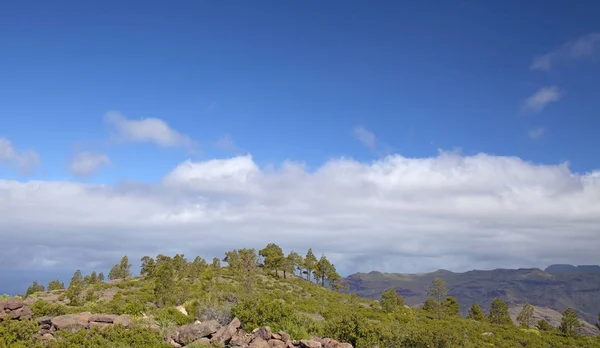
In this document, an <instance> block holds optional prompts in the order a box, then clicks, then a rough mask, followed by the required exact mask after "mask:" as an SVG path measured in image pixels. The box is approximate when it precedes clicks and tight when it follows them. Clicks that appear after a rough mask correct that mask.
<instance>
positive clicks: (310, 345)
mask: <svg viewBox="0 0 600 348" xmlns="http://www.w3.org/2000/svg"><path fill="white" fill-rule="evenodd" d="M300 347H302V348H322V347H323V345H322V344H321V342H318V341H315V340H300Z"/></svg>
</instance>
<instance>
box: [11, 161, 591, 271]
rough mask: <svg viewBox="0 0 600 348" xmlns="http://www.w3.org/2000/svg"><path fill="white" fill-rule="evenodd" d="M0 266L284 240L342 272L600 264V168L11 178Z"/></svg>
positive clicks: (108, 260) (249, 164)
mask: <svg viewBox="0 0 600 348" xmlns="http://www.w3.org/2000/svg"><path fill="white" fill-rule="evenodd" d="M0 197H2V199H1V200H0V220H1V221H2V224H0V237H1V238H2V240H3V241H4V242H5V243H8V244H7V245H8V246H9V247H8V248H4V250H3V252H2V253H1V254H0V267H23V268H37V267H50V268H68V267H72V268H75V267H81V268H85V267H86V266H89V267H107V266H108V265H110V264H112V263H116V262H117V261H118V259H119V258H120V256H122V255H124V254H127V255H129V256H130V257H131V258H132V259H138V258H139V257H141V256H142V255H145V254H148V255H155V254H156V253H159V252H160V253H165V254H174V253H184V254H186V255H187V256H193V255H202V256H204V257H207V258H208V257H213V256H218V257H222V256H223V252H224V251H226V250H230V249H233V248H240V247H255V248H261V247H263V246H264V245H266V244H267V243H268V242H276V243H278V244H280V245H281V246H282V247H283V248H284V249H285V250H287V251H289V250H292V249H293V250H296V251H299V252H302V253H304V252H306V250H307V249H308V248H309V247H312V248H313V249H314V250H315V252H316V253H317V254H320V253H326V254H327V255H328V257H329V258H330V259H332V261H333V262H334V263H335V264H336V266H337V267H338V269H339V270H340V271H341V272H343V273H348V272H354V271H370V270H372V269H378V270H382V271H396V272H422V271H431V270H435V269H438V268H446V269H451V270H457V271H460V270H467V269H473V268H493V267H531V266H537V267H544V266H546V265H547V264H549V263H555V262H568V263H576V264H586V263H597V261H598V259H597V248H598V245H600V236H599V235H598V226H600V173H588V174H578V173H573V172H571V171H570V170H569V168H568V166H567V165H565V164H561V165H536V164H532V163H528V162H525V161H522V160H521V159H519V158H515V157H496V156H490V155H486V154H479V155H476V156H470V157H465V156H462V155H460V154H457V153H448V152H441V153H440V154H439V155H438V156H435V157H431V158H405V157H402V156H399V155H396V156H389V157H386V158H384V159H382V160H379V161H375V162H370V163H361V162H356V161H352V160H344V159H340V160H333V161H329V162H327V163H325V164H324V165H322V166H321V167H320V168H318V169H316V170H315V171H311V172H308V171H307V170H306V169H305V168H304V166H303V165H302V164H301V163H294V162H285V163H282V164H281V165H280V166H279V167H278V168H276V169H272V168H270V169H265V168H261V167H260V166H259V165H257V164H256V163H255V162H254V160H253V158H252V157H251V156H239V157H233V158H229V159H222V160H210V161H204V162H194V161H186V162H183V163H181V164H180V165H178V166H177V167H176V168H174V169H173V170H172V171H171V172H169V173H166V175H165V176H164V178H163V180H162V181H161V182H160V183H157V184H155V185H146V184H136V183H127V184H122V185H118V186H115V187H111V186H102V185H90V184H81V183H75V182H48V181H46V182H44V181H30V182H17V181H8V180H2V181H0Z"/></svg>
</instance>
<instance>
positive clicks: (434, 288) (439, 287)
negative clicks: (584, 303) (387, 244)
mask: <svg viewBox="0 0 600 348" xmlns="http://www.w3.org/2000/svg"><path fill="white" fill-rule="evenodd" d="M427 295H428V298H427V300H426V301H425V303H424V304H423V310H424V311H425V312H426V313H428V314H429V316H430V317H431V318H433V319H438V320H441V319H446V318H448V317H452V316H459V315H460V307H459V304H458V301H457V300H456V298H454V297H452V296H448V288H447V286H446V282H445V281H444V280H443V279H442V278H435V279H434V280H433V282H432V284H431V286H430V287H429V290H428V292H427ZM380 305H381V308H382V310H383V311H385V312H389V313H392V312H395V311H397V310H399V309H401V308H402V307H404V299H403V298H402V296H400V295H398V294H397V292H396V289H395V288H392V289H388V290H386V291H384V292H383V293H382V294H381V299H380ZM533 315H534V307H533V306H532V305H531V304H529V303H526V304H525V305H524V306H523V308H522V309H521V311H520V313H519V315H518V316H517V322H518V323H519V326H520V327H521V328H525V329H529V328H531V327H534V326H535V327H536V328H537V329H538V330H540V331H552V330H555V328H554V327H553V326H552V325H550V324H549V323H548V322H547V321H546V320H545V319H540V320H538V321H537V323H534V319H533ZM467 318H469V319H472V320H475V321H480V322H484V321H485V322H489V323H492V324H496V325H511V326H512V325H514V323H513V321H512V319H511V317H510V315H509V313H508V305H507V304H506V302H504V301H502V300H501V299H500V298H498V297H496V298H495V299H494V300H493V301H492V304H491V306H490V310H489V311H488V314H487V315H486V314H485V313H484V312H483V310H482V309H481V307H480V306H479V304H477V302H475V303H473V305H472V306H471V308H469V311H468V316H467ZM598 322H599V323H598V324H596V326H597V327H598V329H600V315H598ZM581 327H583V324H582V323H581V322H580V321H579V316H578V315H577V313H576V312H575V311H574V310H573V309H572V308H567V309H566V310H565V311H564V312H563V315H562V318H561V322H560V326H559V327H558V330H559V331H560V332H561V333H562V334H563V335H565V336H568V337H574V336H576V335H577V330H578V329H580V328H581Z"/></svg>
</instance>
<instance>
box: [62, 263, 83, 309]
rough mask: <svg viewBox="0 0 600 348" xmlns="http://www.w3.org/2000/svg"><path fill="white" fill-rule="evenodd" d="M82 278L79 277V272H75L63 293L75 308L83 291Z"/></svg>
mask: <svg viewBox="0 0 600 348" xmlns="http://www.w3.org/2000/svg"><path fill="white" fill-rule="evenodd" d="M83 286H84V284H83V277H82V276H81V271H80V270H77V271H75V273H74V274H73V277H72V278H71V283H69V287H68V288H67V291H66V292H65V295H66V296H67V298H68V299H69V302H70V304H71V305H73V306H77V305H79V304H80V300H81V299H80V297H81V292H82V291H83Z"/></svg>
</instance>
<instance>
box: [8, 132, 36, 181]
mask: <svg viewBox="0 0 600 348" xmlns="http://www.w3.org/2000/svg"><path fill="white" fill-rule="evenodd" d="M39 163H40V156H39V155H38V153H37V152H35V151H33V150H19V149H17V148H16V147H15V146H14V145H13V143H12V142H11V141H10V140H8V139H6V138H1V137H0V165H8V166H10V167H12V168H15V169H16V170H17V171H19V172H20V173H21V174H30V173H31V171H32V170H34V169H35V168H36V167H37V166H38V164H39Z"/></svg>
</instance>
